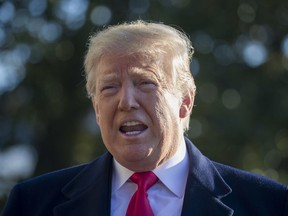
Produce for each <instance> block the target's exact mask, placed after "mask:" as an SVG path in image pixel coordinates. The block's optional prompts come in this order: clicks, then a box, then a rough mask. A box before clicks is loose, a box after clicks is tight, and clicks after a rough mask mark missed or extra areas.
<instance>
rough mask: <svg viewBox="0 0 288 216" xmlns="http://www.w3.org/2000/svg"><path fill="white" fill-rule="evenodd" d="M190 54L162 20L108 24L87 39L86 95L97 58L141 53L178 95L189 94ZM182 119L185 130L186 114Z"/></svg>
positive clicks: (187, 46) (191, 86)
mask: <svg viewBox="0 0 288 216" xmlns="http://www.w3.org/2000/svg"><path fill="white" fill-rule="evenodd" d="M193 53H194V49H193V47H192V44H191V41H190V40H189V38H188V37H187V36H186V35H185V34H184V33H182V32H181V31H179V30H177V29H175V28H173V27H171V26H168V25H165V24H162V23H152V22H145V21H142V20H138V21H134V22H129V23H122V24H119V25H115V26H109V27H107V28H105V29H104V30H102V31H99V32H97V33H95V34H94V35H92V36H91V37H90V38H89V44H88V51H87V54H86V57H85V61H84V68H85V75H86V89H87V93H88V96H89V97H93V96H94V94H95V92H96V79H95V78H96V75H97V65H98V64H99V62H100V60H101V58H104V57H105V56H118V57H122V56H123V57H124V56H132V57H133V56H141V57H142V58H143V57H144V58H148V59H153V60H154V62H157V64H158V65H159V66H161V70H162V71H163V74H164V75H165V76H166V77H169V78H170V79H169V80H170V81H172V82H171V84H173V85H174V86H173V87H174V88H173V89H175V87H176V88H177V89H178V91H179V92H180V93H181V95H182V97H184V96H185V95H187V94H191V95H192V97H193V96H194V95H195V91H196V86H195V83H194V79H193V77H192V75H191V72H190V62H191V60H192V55H193ZM163 56H165V57H166V58H164V57H163ZM161 57H162V58H161ZM166 68H172V71H169V72H167V70H166ZM172 93H173V92H172ZM183 122H185V123H183V124H184V125H183V128H184V130H186V129H188V127H189V116H188V117H187V119H184V121H183Z"/></svg>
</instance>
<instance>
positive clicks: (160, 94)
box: [93, 57, 191, 172]
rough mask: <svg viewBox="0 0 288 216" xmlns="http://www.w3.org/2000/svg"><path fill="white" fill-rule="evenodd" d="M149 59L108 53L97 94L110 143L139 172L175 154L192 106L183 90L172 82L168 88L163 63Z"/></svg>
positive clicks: (119, 157) (98, 117) (98, 109)
mask: <svg viewBox="0 0 288 216" xmlns="http://www.w3.org/2000/svg"><path fill="white" fill-rule="evenodd" d="M143 59H144V58H137V59H135V58H134V59H131V58H129V57H122V58H117V57H115V58H113V57H106V58H103V59H102V60H101V61H100V64H99V65H98V67H97V75H96V93H95V96H94V97H93V105H94V109H95V112H96V120H97V123H98V125H99V127H100V130H101V134H102V139H103V142H104V144H105V146H106V148H107V149H108V151H109V152H110V153H111V154H112V155H113V156H114V157H115V159H116V160H117V161H118V162H119V163H120V164H121V165H122V166H125V167H126V168H128V169H130V170H133V171H138V172H140V171H147V170H152V169H154V168H156V167H157V166H158V165H160V164H161V163H163V162H164V161H166V160H167V159H169V158H170V157H171V156H173V155H174V153H175V152H176V150H177V148H178V146H179V144H180V142H181V139H182V134H183V130H182V127H181V125H180V121H181V119H182V118H184V117H185V116H186V115H187V114H186V113H183V112H185V110H186V109H185V106H188V105H187V100H186V102H185V103H186V104H185V103H184V102H182V99H181V95H180V94H179V93H177V92H175V94H172V93H171V92H173V89H171V88H170V87H169V91H168V89H167V85H166V82H169V81H167V80H166V79H165V80H166V82H165V81H164V80H163V79H162V78H161V77H163V75H164V77H165V74H163V72H161V68H159V67H158V66H157V64H154V63H153V62H151V61H149V60H147V59H144V60H143ZM165 73H171V72H170V71H165ZM168 86H169V85H168ZM175 91H176V87H175ZM176 95H178V96H176ZM190 101H191V100H190Z"/></svg>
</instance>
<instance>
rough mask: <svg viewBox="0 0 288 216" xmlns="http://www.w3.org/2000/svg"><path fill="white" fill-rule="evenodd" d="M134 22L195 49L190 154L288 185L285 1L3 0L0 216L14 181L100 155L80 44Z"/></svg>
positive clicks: (287, 20) (0, 31) (101, 149)
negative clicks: (196, 151)
mask: <svg viewBox="0 0 288 216" xmlns="http://www.w3.org/2000/svg"><path fill="white" fill-rule="evenodd" d="M138 18H141V19H144V20H153V21H157V22H164V23H165V24H170V25H172V26H176V27H177V28H179V29H182V30H183V31H184V32H186V33H187V34H188V35H189V36H190V38H191V40H192V43H193V44H194V46H195V49H196V53H195V56H194V60H193V62H192V64H191V70H192V73H193V75H194V77H195V80H196V84H197V97H196V102H195V107H194V110H193V114H192V116H191V126H190V127H191V129H190V131H189V132H188V133H187V136H189V137H190V138H191V139H192V140H193V142H194V143H195V144H196V146H197V147H198V148H200V150H202V152H203V153H204V154H205V155H207V156H208V157H210V158H211V159H212V160H216V161H218V162H222V163H226V164H228V165H232V166H235V167H238V168H241V169H245V170H248V171H252V172H257V173H260V174H262V175H266V176H268V177H270V178H273V179H275V180H277V181H280V182H282V183H285V184H288V96H287V93H288V71H287V70H288V2H287V1H283V0H273V1H272V0H239V1H231V0H218V1H212V0H202V1H195V0H150V1H149V0H130V1H120V0H107V1H89V0H59V1H54V0H49V1H48V0H24V1H20V0H19V1H16V0H15V1H8V0H7V1H5V0H4V1H3V0H2V1H0V209H1V208H2V206H3V204H4V202H5V200H6V196H7V193H8V192H9V190H10V188H11V187H12V186H13V185H14V184H15V183H16V182H18V181H20V180H22V179H26V178H29V177H32V176H35V175H39V174H42V173H45V172H48V171H52V170H56V169H60V168H64V167H67V166H71V165H75V164H78V163H84V162H88V161H90V160H92V159H93V158H95V157H96V156H97V155H99V154H101V153H102V152H104V151H105V149H104V146H103V144H102V141H101V136H100V134H99V129H98V127H97V125H96V123H95V120H94V114H93V110H92V106H91V103H90V101H89V99H88V98H87V97H86V92H85V82H84V77H83V66H82V63H83V58H84V55H85V50H86V43H87V40H88V37H89V35H91V33H92V32H95V31H97V30H98V29H102V26H106V25H110V24H117V23H121V22H124V21H131V20H135V19H138ZM20 147H21V148H20ZM21 155H22V156H21ZM23 155H26V156H25V157H24V156H23Z"/></svg>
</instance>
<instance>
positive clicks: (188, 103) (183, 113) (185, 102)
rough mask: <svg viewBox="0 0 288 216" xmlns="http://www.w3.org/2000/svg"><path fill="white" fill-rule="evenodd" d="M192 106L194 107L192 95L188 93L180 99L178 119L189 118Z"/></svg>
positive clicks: (190, 92)
mask: <svg viewBox="0 0 288 216" xmlns="http://www.w3.org/2000/svg"><path fill="white" fill-rule="evenodd" d="M193 105H194V93H193V92H192V91H188V92H187V93H186V95H185V96H184V97H183V99H182V103H181V106H180V110H179V117H180V118H185V117H187V116H189V115H190V114H191V112H192V108H193Z"/></svg>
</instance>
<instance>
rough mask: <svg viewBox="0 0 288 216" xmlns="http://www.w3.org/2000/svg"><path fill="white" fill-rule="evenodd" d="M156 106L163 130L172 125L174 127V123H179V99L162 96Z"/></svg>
mask: <svg viewBox="0 0 288 216" xmlns="http://www.w3.org/2000/svg"><path fill="white" fill-rule="evenodd" d="M155 107H156V116H157V119H158V122H159V124H160V125H159V126H160V129H161V130H162V132H163V131H165V130H167V129H168V128H169V129H170V128H171V127H172V129H173V127H174V125H177V122H178V119H179V104H178V100H176V99H175V98H173V97H167V96H166V97H160V98H159V101H158V103H157V104H156V106H155ZM174 129H175V128H174Z"/></svg>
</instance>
